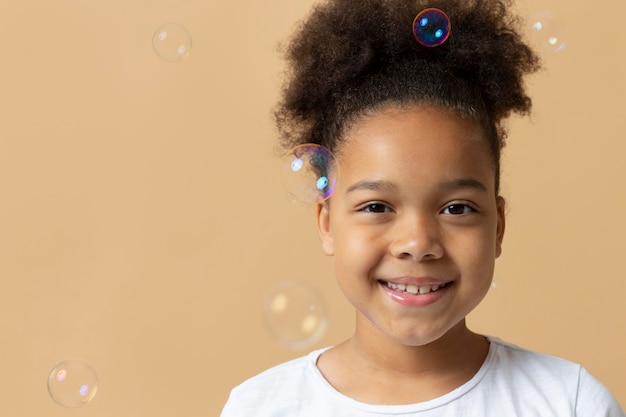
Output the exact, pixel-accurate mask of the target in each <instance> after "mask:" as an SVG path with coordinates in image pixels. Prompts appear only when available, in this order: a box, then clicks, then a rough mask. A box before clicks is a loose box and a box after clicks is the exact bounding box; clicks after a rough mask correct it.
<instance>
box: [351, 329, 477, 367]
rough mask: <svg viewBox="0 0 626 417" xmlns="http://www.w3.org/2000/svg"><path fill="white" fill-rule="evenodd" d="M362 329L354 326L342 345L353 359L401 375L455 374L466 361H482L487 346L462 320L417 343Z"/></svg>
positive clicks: (473, 362)
mask: <svg viewBox="0 0 626 417" xmlns="http://www.w3.org/2000/svg"><path fill="white" fill-rule="evenodd" d="M362 330H363V329H360V328H359V326H357V331H356V332H355V334H354V336H353V337H352V338H351V339H349V340H348V341H347V346H346V347H347V348H348V349H350V350H351V351H352V352H353V353H354V356H355V360H358V361H360V362H362V365H363V366H368V367H370V368H374V369H378V370H379V372H389V373H399V374H404V375H407V374H413V375H424V374H428V373H437V374H440V373H441V372H445V371H450V372H457V373H458V372H459V370H460V369H463V368H465V367H467V366H468V364H469V363H472V364H476V363H478V364H482V362H483V361H484V359H485V356H486V354H487V351H488V348H489V343H488V342H487V340H486V338H485V337H483V336H481V335H478V334H476V333H473V332H472V331H470V330H469V329H468V328H467V326H466V324H465V320H463V321H461V322H460V323H458V324H457V325H456V326H455V327H454V328H452V329H450V330H449V331H448V332H447V333H446V334H444V335H443V336H442V337H440V338H438V339H437V340H434V341H431V342H429V343H426V344H423V345H419V346H410V345H406V344H403V343H401V342H398V341H395V340H391V339H388V338H378V339H377V338H376V337H372V336H373V335H371V334H369V333H370V332H368V331H362ZM471 367H475V366H474V365H472V366H471Z"/></svg>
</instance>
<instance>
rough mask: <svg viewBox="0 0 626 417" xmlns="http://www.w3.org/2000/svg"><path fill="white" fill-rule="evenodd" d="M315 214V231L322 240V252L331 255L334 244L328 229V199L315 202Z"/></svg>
mask: <svg viewBox="0 0 626 417" xmlns="http://www.w3.org/2000/svg"><path fill="white" fill-rule="evenodd" d="M316 215H317V232H318V233H319V236H320V240H321V241H322V252H323V253H324V255H328V256H333V255H334V254H335V244H334V241H333V234H332V232H331V230H330V207H329V203H328V201H325V202H323V203H318V204H317V206H316Z"/></svg>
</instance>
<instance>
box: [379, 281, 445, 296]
mask: <svg viewBox="0 0 626 417" xmlns="http://www.w3.org/2000/svg"><path fill="white" fill-rule="evenodd" d="M387 287H389V288H391V289H392V290H399V291H405V292H408V293H409V294H413V295H417V294H428V293H431V292H433V291H437V290H438V289H440V288H443V287H445V284H443V285H422V286H421V287H418V286H417V285H413V284H394V283H393V282H387Z"/></svg>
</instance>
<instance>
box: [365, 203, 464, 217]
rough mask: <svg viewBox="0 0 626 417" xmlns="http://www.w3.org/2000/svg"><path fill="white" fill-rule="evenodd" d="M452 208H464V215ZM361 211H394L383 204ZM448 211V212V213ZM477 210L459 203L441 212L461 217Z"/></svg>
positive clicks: (367, 207)
mask: <svg viewBox="0 0 626 417" xmlns="http://www.w3.org/2000/svg"><path fill="white" fill-rule="evenodd" d="M452 208H457V209H458V208H462V210H463V212H462V213H450V209H452ZM359 211H362V212H365V213H388V212H390V211H392V210H391V209H390V208H389V207H388V206H387V205H385V204H383V203H369V204H366V205H365V206H363V207H361V208H360V209H359ZM446 211H448V212H446ZM475 212H476V209H474V208H473V207H472V206H470V205H469V204H461V203H457V204H450V205H449V206H446V207H444V209H443V210H441V213H442V214H449V215H452V216H460V215H463V214H468V213H475Z"/></svg>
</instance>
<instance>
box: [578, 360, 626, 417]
mask: <svg viewBox="0 0 626 417" xmlns="http://www.w3.org/2000/svg"><path fill="white" fill-rule="evenodd" d="M576 417H626V414H624V411H623V410H622V408H621V407H620V405H619V403H618V402H617V400H616V399H615V397H613V395H612V394H611V392H610V391H609V390H608V388H606V387H605V386H604V385H602V383H600V381H598V380H597V379H596V378H594V377H593V376H592V375H591V374H590V373H589V372H587V370H586V369H584V368H582V367H581V368H580V374H579V378H578V393H577V397H576Z"/></svg>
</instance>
